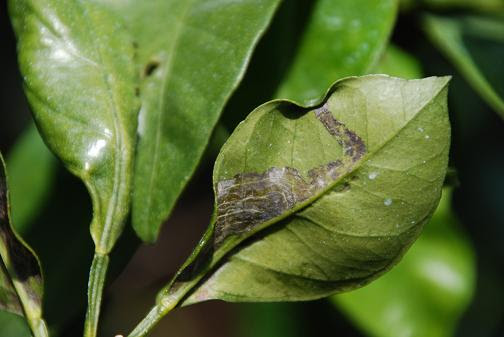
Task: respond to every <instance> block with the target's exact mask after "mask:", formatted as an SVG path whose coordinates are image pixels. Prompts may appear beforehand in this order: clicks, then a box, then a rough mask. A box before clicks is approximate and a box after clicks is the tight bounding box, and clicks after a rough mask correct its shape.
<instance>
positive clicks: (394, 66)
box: [372, 44, 422, 79]
mask: <svg viewBox="0 0 504 337" xmlns="http://www.w3.org/2000/svg"><path fill="white" fill-rule="evenodd" d="M372 72H374V73H380V74H387V75H390V76H396V77H402V78H408V79H414V78H419V77H422V70H421V67H420V63H419V62H418V61H417V60H416V59H415V58H414V57H413V56H412V55H410V54H408V53H406V52H405V51H403V50H402V49H400V48H399V47H397V46H395V45H393V44H390V45H388V46H387V49H386V50H385V52H384V53H383V54H382V56H381V59H380V61H379V63H378V64H377V65H376V66H375V67H374V69H373V70H372Z"/></svg>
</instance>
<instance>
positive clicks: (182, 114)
mask: <svg viewBox="0 0 504 337" xmlns="http://www.w3.org/2000/svg"><path fill="white" fill-rule="evenodd" d="M102 2H104V3H106V4H107V5H108V6H110V8H112V9H113V10H114V12H116V13H118V15H120V16H122V17H123V18H124V19H125V20H126V22H127V23H128V25H129V27H130V31H131V33H132V35H133V38H134V39H135V41H136V43H137V45H138V67H139V68H140V71H141V72H142V74H143V75H142V81H141V88H140V92H141V100H142V109H141V111H140V116H139V128H138V135H139V141H138V147H137V158H136V164H135V190H134V194H133V195H134V196H133V206H132V217H133V219H132V221H133V227H134V228H135V230H136V232H137V233H138V235H139V236H140V237H141V238H142V239H143V240H144V241H149V242H153V241H155V240H156V238H157V236H158V233H159V230H160V228H161V224H162V223H163V221H165V220H166V219H167V217H168V216H169V214H170V212H171V210H172V209H173V207H174V205H175V202H176V200H177V198H178V197H179V195H180V193H181V192H182V190H183V188H184V187H185V185H186V184H187V182H188V180H189V178H190V177H191V176H192V174H193V173H194V171H195V169H196V166H197V164H198V163H199V161H200V159H201V156H202V155H203V152H204V150H205V148H206V146H207V143H208V141H209V138H210V136H211V133H212V130H213V128H214V126H215V125H216V123H217V121H218V119H219V116H220V113H221V111H222V109H223V107H224V104H225V103H226V101H227V100H228V98H229V96H230V95H231V92H232V91H233V90H234V89H235V88H236V86H237V85H238V83H239V82H240V80H241V78H242V76H243V73H244V72H245V68H246V65H247V63H248V60H249V59H250V56H251V53H252V50H253V48H254V46H255V45H256V43H257V41H258V40H259V37H260V36H261V35H262V33H263V32H264V31H265V29H266V27H267V25H268V23H269V22H270V20H271V18H272V16H273V13H274V11H275V9H276V7H277V6H278V3H279V2H280V1H279V0H259V1H258V0H245V1H222V0H212V1H208V0H189V1H175V0H149V1H134V0H120V1H105V0H103V1H102Z"/></svg>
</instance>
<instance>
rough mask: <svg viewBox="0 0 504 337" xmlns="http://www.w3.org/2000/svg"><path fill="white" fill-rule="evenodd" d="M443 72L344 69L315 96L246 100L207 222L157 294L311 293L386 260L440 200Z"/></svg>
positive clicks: (273, 296)
mask: <svg viewBox="0 0 504 337" xmlns="http://www.w3.org/2000/svg"><path fill="white" fill-rule="evenodd" d="M447 83H448V78H446V77H444V78H426V79H423V80H409V81H408V80H402V79H398V78H392V77H388V76H384V75H369V76H363V77H353V78H347V79H343V80H341V81H338V82H336V83H335V84H334V85H333V86H332V87H331V89H330V90H329V92H328V94H327V96H326V98H325V99H324V100H323V101H321V102H319V103H317V104H316V105H315V106H312V107H307V108H304V107H300V106H298V105H296V104H294V103H292V102H290V101H284V100H275V101H272V102H269V103H266V104H264V105H262V106H260V107H259V108H257V109H256V110H254V111H253V112H252V113H251V114H250V115H249V117H248V118H247V119H246V120H245V121H244V122H243V123H242V124H240V125H239V126H238V128H237V129H236V130H235V132H234V133H233V134H232V136H231V137H230V138H229V139H228V141H227V143H226V144H225V145H224V147H223V148H222V150H221V153H220V154H219V157H218V159H217V162H216V165H215V169H214V190H215V194H216V206H215V207H216V214H215V217H214V222H213V225H212V226H211V227H210V228H209V231H208V232H207V234H206V235H205V237H204V239H203V240H202V242H201V243H200V245H199V248H198V249H197V250H196V252H195V253H194V255H193V256H192V257H191V258H190V259H189V262H188V263H187V264H186V266H185V267H184V268H183V269H182V272H181V273H180V274H179V275H178V277H177V278H176V280H175V282H174V283H173V284H171V285H169V286H168V287H167V288H166V289H165V290H164V291H163V292H162V293H161V294H160V297H159V298H158V300H159V303H165V302H166V301H167V302H168V303H170V304H171V305H173V303H171V302H173V301H174V298H179V297H180V296H181V294H187V293H189V292H191V291H192V290H194V291H193V293H192V294H190V295H189V296H188V298H186V299H185V301H184V304H185V305H187V304H191V303H196V302H201V301H205V300H209V299H223V300H227V301H286V300H308V299H314V298H320V297H324V296H327V295H329V294H332V293H335V292H341V291H345V290H350V289H354V288H357V287H360V286H362V285H364V284H367V283H368V282H370V281H371V280H373V279H375V278H376V277H378V276H379V275H381V274H383V273H384V272H386V271H387V270H388V269H390V268H391V267H392V266H393V265H394V264H395V263H396V262H397V261H398V260H399V259H400V257H401V256H402V255H403V253H404V252H405V251H406V249H407V248H408V247H409V246H410V244H411V243H412V242H413V241H414V240H415V239H416V238H417V237H418V235H419V233H420V231H421V228H422V226H423V224H424V223H425V222H426V221H428V220H429V218H430V216H431V214H432V212H433V211H434V209H435V207H436V205H437V202H438V200H439V196H440V193H441V187H442V184H443V180H444V176H445V173H446V165H447V160H448V149H449V141H450V126H449V122H448V116H447V110H446V92H447V90H446V86H447ZM224 257H225V258H224ZM214 267H215V268H216V269H215V270H213V268H214ZM210 271H212V272H211V274H209V275H208V277H207V278H205V279H204V281H202V283H200V284H198V282H200V280H201V279H202V277H203V275H205V274H207V273H209V272H210ZM193 288H194V289H193ZM175 304H176V303H175ZM163 305H166V304H163ZM167 307H169V306H167Z"/></svg>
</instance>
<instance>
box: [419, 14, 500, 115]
mask: <svg viewBox="0 0 504 337" xmlns="http://www.w3.org/2000/svg"><path fill="white" fill-rule="evenodd" d="M424 27H425V31H426V32H427V35H428V37H429V38H430V39H431V41H432V42H433V43H434V44H435V45H436V46H437V47H438V48H439V49H440V51H441V52H442V53H443V54H445V55H446V57H447V58H448V59H449V60H450V61H451V62H452V63H453V64H454V66H455V67H456V68H457V69H458V70H459V71H460V72H461V73H462V75H463V76H464V77H465V78H466V80H467V81H468V82H469V84H470V85H471V86H472V87H473V88H474V90H476V92H478V94H479V95H480V96H481V97H482V98H483V99H484V100H485V101H486V102H487V103H488V104H489V105H490V106H491V107H492V108H493V109H494V110H495V111H496V112H497V113H498V114H499V115H500V116H501V117H502V118H504V99H503V92H502V90H504V89H503V88H504V86H503V84H502V82H500V78H499V77H497V81H499V82H495V81H493V82H490V81H489V76H490V75H491V74H490V73H488V72H486V73H483V71H482V69H481V64H477V63H476V60H475V58H474V55H473V53H471V51H470V49H469V45H468V43H467V42H466V41H465V40H464V35H468V34H471V30H473V32H472V33H473V34H477V35H480V36H479V37H482V38H483V39H491V40H492V41H493V42H494V43H496V46H500V48H501V50H502V43H504V38H503V36H504V25H503V24H502V22H501V21H498V20H494V19H490V18H484V17H473V18H470V17H469V18H461V19H460V18H459V19H456V18H447V17H438V16H434V15H429V16H426V17H425V18H424ZM489 27H490V28H491V29H489ZM494 51H495V50H494ZM500 54H502V53H500ZM497 65H498V64H497ZM494 69H499V67H498V66H497V67H496V68H494ZM492 71H493V70H492ZM494 76H495V74H494ZM497 89H501V90H497Z"/></svg>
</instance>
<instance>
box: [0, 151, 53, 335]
mask: <svg viewBox="0 0 504 337" xmlns="http://www.w3.org/2000/svg"><path fill="white" fill-rule="evenodd" d="M0 256H1V259H2V261H1V264H0V290H1V291H0V308H1V309H4V310H7V311H10V312H12V313H15V314H18V315H21V316H24V317H26V319H27V320H28V323H29V325H30V328H31V330H32V332H33V333H34V335H35V336H47V328H46V326H45V323H44V321H43V319H42V296H43V280H42V271H41V268H40V262H39V261H38V258H37V257H36V255H35V253H34V252H33V251H32V250H31V248H30V247H28V245H26V243H24V242H23V241H22V240H21V239H20V237H19V236H18V235H17V233H16V232H15V231H14V229H13V227H12V225H11V223H10V209H9V196H8V188H7V176H6V173H5V163H4V160H3V157H2V155H1V154H0Z"/></svg>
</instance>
